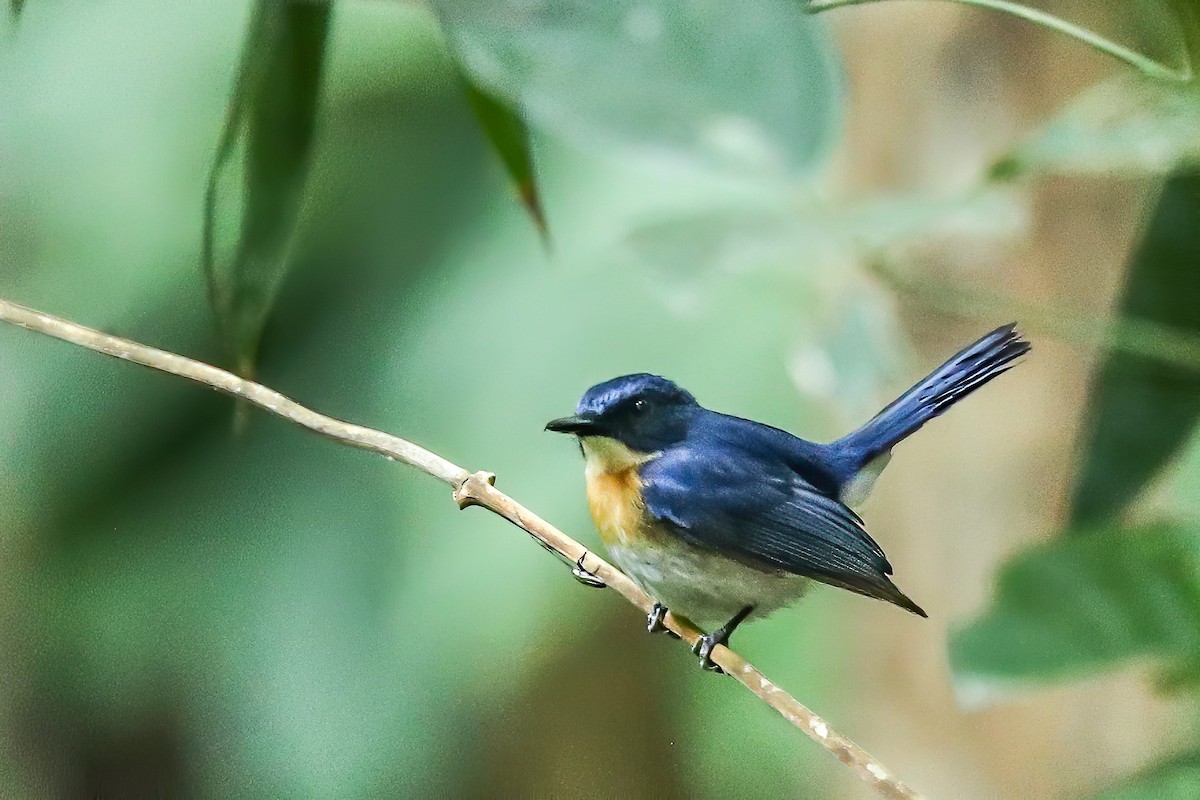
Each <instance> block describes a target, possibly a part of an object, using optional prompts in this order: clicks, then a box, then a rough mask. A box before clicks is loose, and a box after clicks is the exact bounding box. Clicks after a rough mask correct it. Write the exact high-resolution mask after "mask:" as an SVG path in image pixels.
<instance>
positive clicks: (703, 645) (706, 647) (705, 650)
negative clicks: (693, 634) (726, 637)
mask: <svg viewBox="0 0 1200 800" xmlns="http://www.w3.org/2000/svg"><path fill="white" fill-rule="evenodd" d="M724 643H725V642H724V641H722V640H721V638H719V637H717V636H716V635H714V634H711V633H706V634H704V635H703V636H701V637H700V638H699V639H697V640H696V643H695V644H694V645H692V652H693V653H694V654H695V655H697V656H699V657H700V667H701V669H706V670H709V671H710V672H715V673H717V674H718V675H724V674H725V670H723V669H721V668H720V667H719V666H717V664H716V663H715V662H713V660H712V651H713V648H714V647H716V646H717V645H719V644H724Z"/></svg>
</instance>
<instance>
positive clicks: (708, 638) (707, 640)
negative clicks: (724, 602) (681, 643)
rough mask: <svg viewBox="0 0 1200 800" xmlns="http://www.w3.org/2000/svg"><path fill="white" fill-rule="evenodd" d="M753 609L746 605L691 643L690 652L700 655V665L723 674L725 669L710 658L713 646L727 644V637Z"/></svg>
mask: <svg viewBox="0 0 1200 800" xmlns="http://www.w3.org/2000/svg"><path fill="white" fill-rule="evenodd" d="M753 611H754V606H746V607H745V608H743V609H742V610H741V611H739V612H738V613H736V614H734V615H733V619H731V620H729V622H726V623H725V624H724V625H722V626H721V627H720V628H717V629H716V630H715V631H713V632H712V633H706V634H704V635H703V636H701V637H700V638H699V639H697V640H696V643H695V644H694V645H692V652H693V653H695V654H696V655H698V656H700V666H701V667H703V668H704V669H707V670H712V671H713V672H717V673H720V674H722V675H724V674H725V670H723V669H721V668H720V667H719V666H717V665H716V664H715V663H713V660H712V651H713V648H714V647H716V646H717V645H719V644H724V645H728V644H729V637H730V636H732V635H733V632H734V630H736V629H737V626H738V625H741V624H742V623H743V622H745V621H746V617H748V616H750V614H751V612H753Z"/></svg>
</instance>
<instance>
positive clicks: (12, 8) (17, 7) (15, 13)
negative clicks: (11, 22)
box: [8, 0, 25, 19]
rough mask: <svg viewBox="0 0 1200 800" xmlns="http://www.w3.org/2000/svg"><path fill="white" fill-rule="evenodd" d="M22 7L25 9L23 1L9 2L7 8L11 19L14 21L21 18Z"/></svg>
mask: <svg viewBox="0 0 1200 800" xmlns="http://www.w3.org/2000/svg"><path fill="white" fill-rule="evenodd" d="M24 7H25V0H9V5H8V8H9V12H10V13H11V14H12V18H13V19H16V18H17V17H19V16H21V9H22V8H24Z"/></svg>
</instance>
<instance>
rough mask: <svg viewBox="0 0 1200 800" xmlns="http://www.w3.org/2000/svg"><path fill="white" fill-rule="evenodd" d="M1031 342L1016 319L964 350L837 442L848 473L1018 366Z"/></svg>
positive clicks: (872, 459)
mask: <svg viewBox="0 0 1200 800" xmlns="http://www.w3.org/2000/svg"><path fill="white" fill-rule="evenodd" d="M1029 347H1030V345H1029V342H1027V341H1026V340H1025V339H1023V338H1022V337H1021V334H1020V333H1018V332H1017V325H1016V323H1015V322H1014V323H1012V324H1011V325H1005V326H1003V327H1000V328H997V329H996V330H994V331H992V332H991V333H989V334H988V335H987V336H984V337H983V338H982V339H980V340H979V341H977V342H975V343H974V344H972V345H970V346H969V347H967V348H965V349H963V350H962V351H961V352H960V353H958V355H956V356H954V357H953V358H951V359H950V360H949V361H947V362H946V363H945V364H943V365H942V366H940V367H938V368H937V369H936V370H934V371H933V372H932V373H931V374H930V375H929V377H927V378H925V380H923V381H921V382H920V383H918V384H917V385H916V386H914V387H912V388H911V389H909V390H908V391H907V392H905V393H904V394H902V395H900V397H898V398H897V399H896V400H895V401H893V402H892V403H891V405H889V406H888V407H887V408H885V409H883V411H880V412H879V413H878V414H876V415H875V416H874V418H872V419H871V421H870V422H868V423H867V424H866V425H863V426H862V427H861V428H859V429H858V430H856V431H854V432H853V433H851V434H849V435H848V436H845V437H843V438H841V439H839V440H838V441H837V442H835V443H834V445H833V446H834V447H835V448H837V449H838V450H839V451H840V454H841V455H842V457H843V458H844V459H845V461H846V462H848V463H846V466H847V467H849V468H850V470H848V472H850V474H856V473H857V472H858V471H859V470H860V469H862V468H863V467H864V466H865V465H867V464H869V463H870V462H872V461H874V460H875V459H876V458H877V457H879V456H881V455H886V454H887V453H888V451H890V450H891V448H892V446H893V445H895V444H896V443H897V442H899V441H900V440H901V439H903V438H905V437H906V436H908V435H909V434H911V433H913V432H914V431H916V430H917V428H920V427H921V426H922V425H924V424H925V423H926V422H927V421H929V420H930V419H933V418H934V417H936V416H937V415H938V414H941V413H942V412H943V411H945V410H946V409H947V408H949V407H950V406H952V405H953V404H954V403H957V402H958V401H959V400H961V399H963V398H964V397H966V396H967V395H969V394H970V393H971V392H973V391H975V390H976V389H978V388H979V387H980V386H983V385H984V384H985V383H987V382H988V381H990V380H991V379H992V378H994V377H996V376H997V375H999V374H1000V373H1002V372H1004V371H1005V370H1007V369H1009V368H1010V367H1012V366H1014V364H1015V362H1016V360H1017V359H1018V358H1020V357H1021V356H1023V355H1025V354H1026V353H1028V352H1029ZM880 468H882V467H880Z"/></svg>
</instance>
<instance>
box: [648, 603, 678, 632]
mask: <svg viewBox="0 0 1200 800" xmlns="http://www.w3.org/2000/svg"><path fill="white" fill-rule="evenodd" d="M666 616H667V607H666V606H664V605H663V604H662V603H655V604H654V608H652V609H650V613H649V614H647V615H646V630H647V631H648V632H650V633H665V634H666V635H667V636H670V637H671V638H673V639H678V638H679V634H678V633H676V632H675V631H673V630H671V629H670V628H668V627H667V626H666V625H664V624H663V620H664V619H666Z"/></svg>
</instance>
